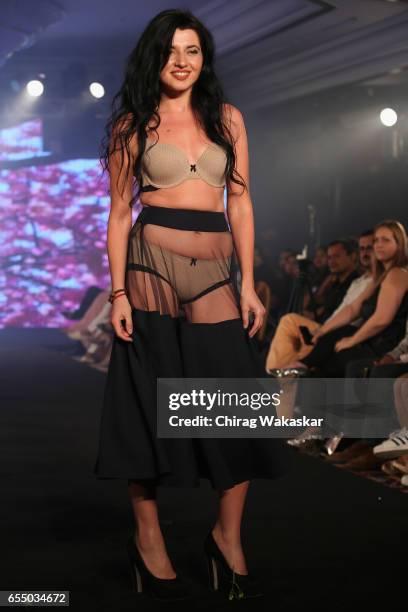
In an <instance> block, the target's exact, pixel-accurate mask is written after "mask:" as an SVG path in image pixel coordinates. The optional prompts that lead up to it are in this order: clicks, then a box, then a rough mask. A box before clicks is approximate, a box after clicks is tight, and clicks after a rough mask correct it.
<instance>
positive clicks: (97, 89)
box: [89, 82, 105, 98]
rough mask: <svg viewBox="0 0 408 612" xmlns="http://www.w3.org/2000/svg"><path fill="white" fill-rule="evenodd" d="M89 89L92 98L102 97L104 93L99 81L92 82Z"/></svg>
mask: <svg viewBox="0 0 408 612" xmlns="http://www.w3.org/2000/svg"><path fill="white" fill-rule="evenodd" d="M89 91H90V92H91V94H92V95H93V97H94V98H103V96H104V95H105V88H104V86H103V85H101V83H97V82H93V83H91V84H90V86H89Z"/></svg>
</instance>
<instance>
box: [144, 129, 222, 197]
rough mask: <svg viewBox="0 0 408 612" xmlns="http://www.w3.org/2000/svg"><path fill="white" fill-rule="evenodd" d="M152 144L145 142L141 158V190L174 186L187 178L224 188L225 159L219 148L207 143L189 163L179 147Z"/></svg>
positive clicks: (148, 140) (166, 144) (167, 144)
mask: <svg viewBox="0 0 408 612" xmlns="http://www.w3.org/2000/svg"><path fill="white" fill-rule="evenodd" d="M149 142H152V146H147V143H149ZM154 142H155V141H152V140H151V139H147V143H146V150H145V152H144V155H143V158H142V180H143V186H142V188H141V190H140V191H152V190H155V189H160V188H166V187H175V186H176V185H179V184H180V183H182V182H183V181H186V180H187V179H201V180H203V181H205V182H206V183H208V184H209V185H212V186H213V187H223V186H224V185H225V167H226V161H227V157H226V154H225V151H224V149H223V148H222V147H220V146H219V145H217V144H215V143H210V144H209V145H208V147H207V148H206V149H205V151H204V152H203V153H202V154H201V155H200V157H199V159H198V160H197V161H196V163H195V164H190V162H189V160H188V158H187V156H186V154H185V153H184V151H183V150H182V149H180V147H177V146H175V145H172V144H169V143H164V142H163V143H160V142H158V143H157V144H154Z"/></svg>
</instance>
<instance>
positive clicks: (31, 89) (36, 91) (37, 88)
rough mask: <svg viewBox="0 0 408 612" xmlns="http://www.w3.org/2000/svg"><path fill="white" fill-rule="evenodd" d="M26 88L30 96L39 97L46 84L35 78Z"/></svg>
mask: <svg viewBox="0 0 408 612" xmlns="http://www.w3.org/2000/svg"><path fill="white" fill-rule="evenodd" d="M26 89H27V93H28V95H29V96H32V97H33V98H38V96H41V95H42V93H43V91H44V85H43V84H42V83H41V81H37V80H33V81H29V82H28V83H27V85H26Z"/></svg>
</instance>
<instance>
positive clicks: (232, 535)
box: [212, 480, 250, 574]
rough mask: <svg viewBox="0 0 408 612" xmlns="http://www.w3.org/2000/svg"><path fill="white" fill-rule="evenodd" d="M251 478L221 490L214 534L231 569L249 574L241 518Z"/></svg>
mask: <svg viewBox="0 0 408 612" xmlns="http://www.w3.org/2000/svg"><path fill="white" fill-rule="evenodd" d="M249 482H250V481H249V480H246V481H245V482H241V483H239V484H237V485H235V487H232V488H231V489H227V490H225V491H220V504H219V511H218V517H217V520H216V523H215V525H214V527H213V530H212V534H213V537H214V540H215V542H216V544H217V545H218V548H219V549H220V550H221V552H222V554H223V555H224V557H225V559H226V561H227V562H228V564H229V566H230V567H231V569H234V570H235V571H236V572H237V573H238V574H247V573H248V569H247V566H246V563H245V556H244V552H243V550H242V546H241V520H242V513H243V510H244V504H245V499H246V495H247V492H248V487H249Z"/></svg>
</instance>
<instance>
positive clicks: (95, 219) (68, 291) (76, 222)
mask: <svg viewBox="0 0 408 612" xmlns="http://www.w3.org/2000/svg"><path fill="white" fill-rule="evenodd" d="M31 123H32V125H31V126H28V125H27V124H24V125H22V126H20V128H21V138H20V136H19V130H18V129H17V128H13V129H12V130H10V129H8V130H2V131H0V151H1V156H2V159H3V160H5V159H7V160H10V159H18V160H20V163H21V160H22V159H27V160H29V161H28V162H27V163H30V162H31V160H32V158H33V157H36V156H38V155H40V156H41V155H43V154H44V152H43V151H42V148H41V145H42V142H40V140H41V139H40V140H38V138H37V137H35V134H36V132H38V130H39V129H40V128H41V126H40V128H39V124H40V121H36V122H31ZM37 136H38V134H37ZM108 214H109V192H108V179H107V175H106V174H105V175H104V176H103V177H101V166H100V163H99V160H98V159H75V160H69V161H64V162H62V163H56V164H49V165H44V160H42V164H41V165H35V160H34V163H33V164H32V165H27V166H24V167H18V168H16V169H6V170H1V171H0V253H1V266H0V326H1V327H7V326H18V327H61V326H63V325H66V324H67V323H69V322H68V321H67V320H66V319H65V317H64V316H63V315H62V314H61V311H63V310H75V309H76V308H77V307H78V304H79V303H80V301H81V298H82V296H83V295H84V293H85V291H86V289H87V288H88V287H90V286H91V285H97V286H99V287H101V288H109V286H110V277H109V267H108V258H107V253H106V226H107V220H108Z"/></svg>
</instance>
